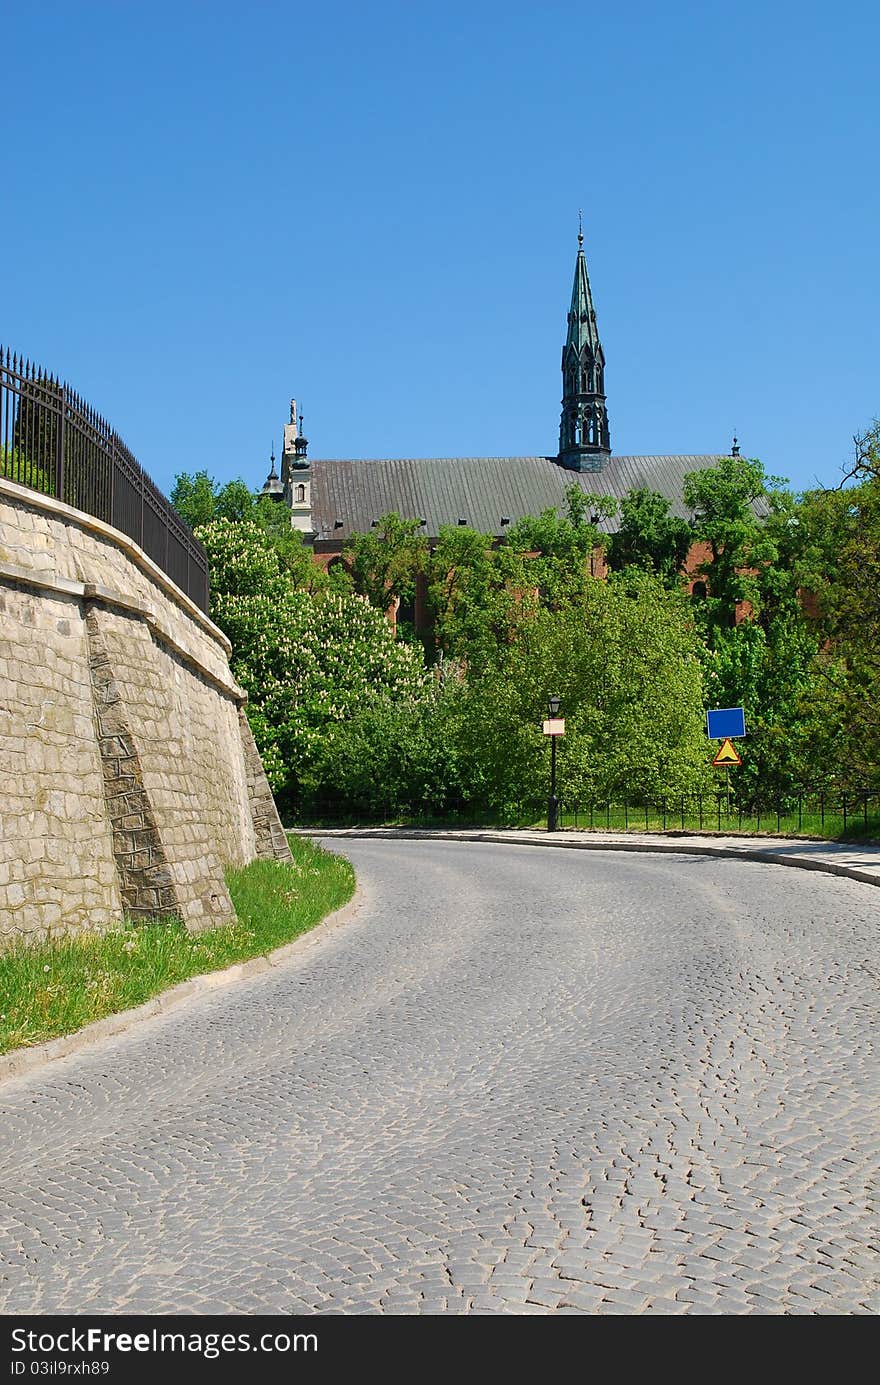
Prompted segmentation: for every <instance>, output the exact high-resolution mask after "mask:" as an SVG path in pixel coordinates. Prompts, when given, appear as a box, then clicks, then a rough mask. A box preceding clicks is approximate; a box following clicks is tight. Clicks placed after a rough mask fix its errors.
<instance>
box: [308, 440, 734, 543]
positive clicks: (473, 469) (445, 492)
mask: <svg viewBox="0 0 880 1385" xmlns="http://www.w3.org/2000/svg"><path fill="white" fill-rule="evenodd" d="M720 461H721V457H720V456H719V455H717V454H712V455H708V456H691V457H686V456H679V457H615V456H612V457H611V458H610V459H609V460H608V461H606V462H605V464H604V466H603V468H602V470H601V471H568V470H567V469H566V468H565V467H562V466H560V465H559V463H558V462H557V461H556V459H555V458H554V457H428V458H415V457H407V458H401V459H396V460H379V461H359V460H342V459H327V460H321V459H316V460H313V461H312V462H311V468H312V526H313V528H314V530H315V543H316V545H317V546H320V545H321V544H322V543H333V544H334V545H335V544H338V543H340V542H342V541H344V540H345V539H347V538H348V537H349V535H350V534H352V533H354V532H356V531H357V532H360V533H367V532H369V529H370V526H371V525H372V522H373V520H376V519H381V517H382V515H385V514H388V513H389V511H391V510H394V511H396V512H397V513H398V514H399V515H400V516H401V517H402V518H404V519H423V520H424V521H425V527H424V528H423V530H422V533H423V534H425V535H426V537H428V538H436V537H437V535H438V533H439V531H440V528H441V526H442V525H445V524H458V523H459V521H460V520H465V521H466V523H467V524H468V525H469V526H470V527H471V528H472V529H477V530H479V531H480V533H483V534H495V535H497V536H498V537H500V536H501V535H502V534H504V533H506V532H507V528H508V526H507V525H502V523H501V520H502V518H506V519H507V520H509V521H510V523H511V524H515V523H516V521H517V520H518V519H522V518H523V516H524V515H539V514H540V513H541V511H542V510H548V509H551V508H555V509H557V510H558V511H559V512H560V513H561V514H564V513H565V509H566V504H565V492H566V490H567V489H568V487H569V486H571V485H575V486H580V488H581V490H583V491H586V492H591V493H593V494H595V495H612V496H615V497H616V498H617V499H622V497H623V496H625V495H626V493H627V491H629V490H632V489H633V488H634V487H636V486H647V487H648V488H649V489H650V490H655V491H660V493H661V494H662V495H665V496H666V498H667V500H669V502H670V507H671V509H672V512H673V513H674V514H676V515H678V516H679V518H681V519H686V518H688V512H687V510H686V509H685V507H684V504H683V502H682V489H683V487H684V478H685V476H686V475H687V474H688V472H689V471H702V470H704V469H705V468H706V467H711V466H717V465H718V463H719V462H720ZM600 527H601V528H602V529H604V530H605V532H606V533H613V532H614V530H615V529H616V527H617V524H616V521H615V520H613V519H611V520H606V521H603V522H602V524H601V525H600Z"/></svg>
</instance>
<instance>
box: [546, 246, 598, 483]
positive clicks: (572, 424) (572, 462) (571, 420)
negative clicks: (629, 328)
mask: <svg viewBox="0 0 880 1385" xmlns="http://www.w3.org/2000/svg"><path fill="white" fill-rule="evenodd" d="M610 455H611V439H610V436H609V432H608V413H607V410H606V408H605V354H604V352H603V350H602V343H601V342H600V340H599V328H598V326H597V324H596V309H595V308H594V307H593V294H592V291H591V289H590V276H589V274H588V273H587V259H586V256H585V254H584V233H583V229H582V228H581V229H579V230H578V252H577V260H576V261H575V267H574V284H573V285H572V290H571V307H570V308H569V311H568V335H567V336H566V339H565V346H564V347H563V348H562V418H561V420H560V424H559V461H560V462H561V463H562V465H563V466H566V467H569V468H570V469H571V470H572V471H601V470H602V464H603V462H604V460H605V458H606V457H609V456H610Z"/></svg>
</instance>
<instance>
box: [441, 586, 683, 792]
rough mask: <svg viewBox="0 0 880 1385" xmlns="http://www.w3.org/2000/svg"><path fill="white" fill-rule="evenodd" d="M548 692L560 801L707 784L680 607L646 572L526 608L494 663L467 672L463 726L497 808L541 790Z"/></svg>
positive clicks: (680, 597)
mask: <svg viewBox="0 0 880 1385" xmlns="http://www.w3.org/2000/svg"><path fill="white" fill-rule="evenodd" d="M550 695H558V696H559V697H560V698H561V699H562V707H563V712H564V715H565V720H566V735H565V738H564V740H563V741H562V742H561V745H560V752H559V753H560V761H559V777H560V785H561V792H562V796H563V798H565V799H567V800H568V801H569V802H571V801H580V802H582V803H586V802H587V801H588V800H589V799H590V798H601V797H604V796H612V797H614V796H618V797H619V796H621V795H623V794H630V795H643V794H661V793H667V794H671V793H676V792H685V791H689V790H693V789H697V788H699V787H701V786H704V785H706V784H707V783H708V771H707V755H706V742H705V730H704V720H703V688H702V677H701V668H700V658H699V640H698V637H697V634H696V631H695V629H694V623H693V619H692V617H691V612H690V606H689V603H688V601H687V599H686V598H685V597H684V596H683V595H682V594H681V593H680V592H670V591H668V590H666V589H665V588H664V587H663V585H662V583H661V582H660V581H659V580H658V579H657V578H655V577H653V576H652V575H650V574H646V573H640V572H635V571H628V572H627V573H626V574H623V575H621V576H612V577H611V578H610V579H609V580H608V581H607V582H605V581H600V580H598V579H595V578H592V579H589V580H588V581H587V583H586V584H585V588H584V601H583V602H582V603H580V604H578V605H574V604H573V605H569V606H567V607H565V608H563V609H561V610H559V611H551V610H548V609H546V608H544V609H540V610H538V611H536V612H535V614H534V616H533V617H532V618H531V619H530V620H527V621H523V622H522V623H521V625H520V626H519V628H518V631H517V635H516V639H515V640H514V641H513V643H512V644H511V645H510V646H509V647H508V649H507V650H506V651H504V652H503V653H501V654H500V656H499V658H498V661H497V662H496V664H495V665H494V666H493V667H491V668H489V669H487V670H486V672H485V673H483V674H482V676H481V677H478V678H472V679H470V680H469V684H468V688H467V708H466V711H467V726H468V732H469V735H470V738H471V741H472V743H473V747H474V755H475V757H476V759H477V761H478V763H479V766H480V770H481V777H482V781H483V782H484V783H485V785H486V786H487V792H488V793H489V795H490V796H491V798H492V800H493V802H494V804H495V806H497V807H499V808H501V807H503V806H504V805H505V804H513V803H516V802H517V801H522V799H523V798H528V797H530V796H534V797H537V798H540V796H541V794H542V793H543V790H544V785H545V765H544V757H545V754H546V743H545V740H544V738H543V737H542V735H541V720H542V718H543V716H544V715H545V708H546V705H547V699H548V697H549V696H550Z"/></svg>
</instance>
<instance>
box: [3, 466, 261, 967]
mask: <svg viewBox="0 0 880 1385" xmlns="http://www.w3.org/2000/svg"><path fill="white" fill-rule="evenodd" d="M51 506H54V507H55V508H54V509H51V508H47V507H51ZM118 537H119V542H117V540H116V537H115V536H114V531H112V530H108V531H106V532H92V530H91V529H90V527H89V522H88V520H87V518H86V517H84V516H79V515H78V513H77V512H76V511H73V510H69V509H68V508H67V507H59V506H57V505H56V504H55V502H52V501H49V500H47V499H46V498H45V497H41V496H38V495H34V496H32V497H31V496H30V495H29V494H23V493H22V492H21V488H17V487H14V486H12V485H11V484H10V483H8V482H2V481H0V775H2V783H3V793H2V797H0V946H2V944H3V942H4V940H7V939H8V940H14V939H18V940H24V941H39V940H43V939H46V938H51V937H61V936H65V935H69V934H72V933H76V932H78V931H83V930H89V931H104V930H106V929H107V928H110V927H113V926H114V925H116V924H118V923H120V922H121V921H122V919H123V916H124V914H125V913H126V912H127V913H130V914H132V915H133V916H135V917H146V916H150V915H151V914H152V913H153V911H155V910H156V909H158V910H160V911H161V912H162V913H167V912H170V911H172V904H173V911H174V912H176V913H177V914H178V915H179V916H180V917H182V918H183V920H184V922H185V923H186V925H187V927H188V928H190V929H194V930H198V929H201V928H205V927H211V926H215V925H216V924H218V923H222V922H226V921H228V920H230V919H231V918H232V917H233V910H232V904H231V901H230V899H229V896H228V892H227V890H226V886H225V882H224V879H223V868H224V867H225V866H226V865H243V864H245V863H246V862H247V861H250V860H252V859H254V857H256V856H257V855H262V854H266V855H276V854H280V852H281V845H280V841H279V838H281V839H283V833H281V825H280V822H278V819H277V813H275V812H274V803H273V802H272V799H271V793H270V792H269V788H268V784H267V783H266V778H265V774H264V773H263V771H262V765H260V763H259V757H258V756H257V757H256V760H254V756H253V749H255V748H252V746H250V745H248V744H247V743H246V742H245V741H244V740H243V735H242V728H241V724H240V717H239V709H240V706H241V703H242V702H243V700H244V694H243V693H241V691H240V690H236V686H235V683H234V680H233V679H232V676H231V674H230V671H229V663H228V655H227V649H228V645H227V644H226V642H225V637H224V636H222V635H221V633H220V632H219V631H217V630H216V629H215V628H214V627H212V626H211V625H210V622H208V621H207V620H206V619H205V618H204V617H201V616H200V615H199V613H198V612H195V611H193V610H192V608H191V607H189V606H188V604H187V602H186V599H185V598H183V597H182V595H180V594H175V589H173V588H169V587H168V585H167V583H166V582H164V581H162V580H160V578H159V576H158V575H155V576H154V574H153V569H151V567H150V564H149V561H148V560H146V559H143V560H142V559H141V558H139V557H138V556H137V554H134V555H132V553H131V552H130V551H127V550H126V548H125V544H126V543H128V541H127V540H123V538H122V536H118ZM129 548H130V545H129ZM31 579H32V580H31ZM41 584H42V585H41ZM146 612H152V613H153V615H152V619H153V624H149V623H148V621H147V619H146V617H145V614H144V613H146ZM161 631H167V632H168V638H167V639H166V638H165V637H164V636H162V635H161V633H157V632H161ZM270 805H271V806H270ZM273 813H274V822H273V821H272V814H273ZM257 833H259V837H260V841H259V843H258V841H257ZM284 845H285V846H286V842H285V843H284Z"/></svg>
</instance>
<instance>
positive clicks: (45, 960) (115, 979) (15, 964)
mask: <svg viewBox="0 0 880 1385" xmlns="http://www.w3.org/2000/svg"><path fill="white" fill-rule="evenodd" d="M290 845H291V850H292V852H293V858H294V859H293V863H292V864H290V863H286V862H283V861H252V862H251V863H250V864H249V865H247V866H243V867H240V868H238V869H230V870H228V871H227V872H226V884H227V887H228V889H229V893H230V896H231V898H232V902H233V904H234V906H235V912H236V914H237V919H236V922H235V923H233V924H230V925H228V926H226V927H224V928H212V929H209V930H206V931H205V932H204V933H187V931H186V929H185V927H184V926H183V924H182V923H181V922H180V921H179V920H178V919H163V920H160V921H157V922H155V923H149V924H127V925H126V926H125V927H122V928H119V929H115V930H114V931H113V932H111V933H104V934H81V935H80V936H78V937H75V938H69V939H65V940H63V941H58V942H52V943H44V944H40V945H38V946H36V947H25V946H21V945H19V946H16V947H13V948H12V949H11V950H10V951H9V952H5V953H2V954H0V1053H6V1052H8V1051H9V1050H10V1049H14V1048H24V1047H27V1046H30V1045H33V1044H39V1043H43V1042H44V1041H45V1040H46V1039H55V1038H58V1036H59V1035H61V1034H72V1033H74V1032H75V1031H76V1030H77V1029H82V1028H83V1027H84V1026H85V1025H87V1024H91V1023H92V1021H93V1020H99V1019H103V1018H104V1016H105V1015H113V1014H116V1013H117V1012H118V1011H119V1010H128V1009H130V1008H131V1007H133V1006H135V1005H142V1004H143V1003H144V1001H146V1000H149V999H150V997H151V996H154V995H157V994H158V993H159V992H160V991H164V990H167V989H168V988H169V987H170V986H175V985H177V983H178V982H179V981H187V980H188V979H189V978H190V977H191V976H198V975H200V974H201V973H202V972H206V971H217V970H219V969H220V968H222V967H227V966H231V965H232V964H233V963H234V962H244V961H246V960H247V959H248V958H249V957H259V956H262V955H263V954H265V953H267V952H271V951H272V950H273V949H274V948H276V947H281V946H282V944H284V943H288V942H290V941H291V940H292V939H293V938H296V937H299V935H300V934H301V933H306V932H308V930H309V929H310V928H313V927H314V926H315V924H316V923H320V921H321V919H322V918H324V917H326V915H327V914H329V913H331V912H332V911H333V910H334V909H338V908H340V907H341V905H343V904H345V903H346V902H347V901H348V900H349V899H351V897H352V895H353V894H354V887H355V879H354V871H353V870H352V867H351V865H350V864H349V862H348V861H346V860H344V859H343V858H342V857H341V856H334V855H332V854H331V853H330V852H328V851H323V850H322V849H321V848H320V847H318V846H316V845H315V844H314V842H311V841H309V840H308V839H307V838H300V837H294V838H293V839H291V843H290Z"/></svg>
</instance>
